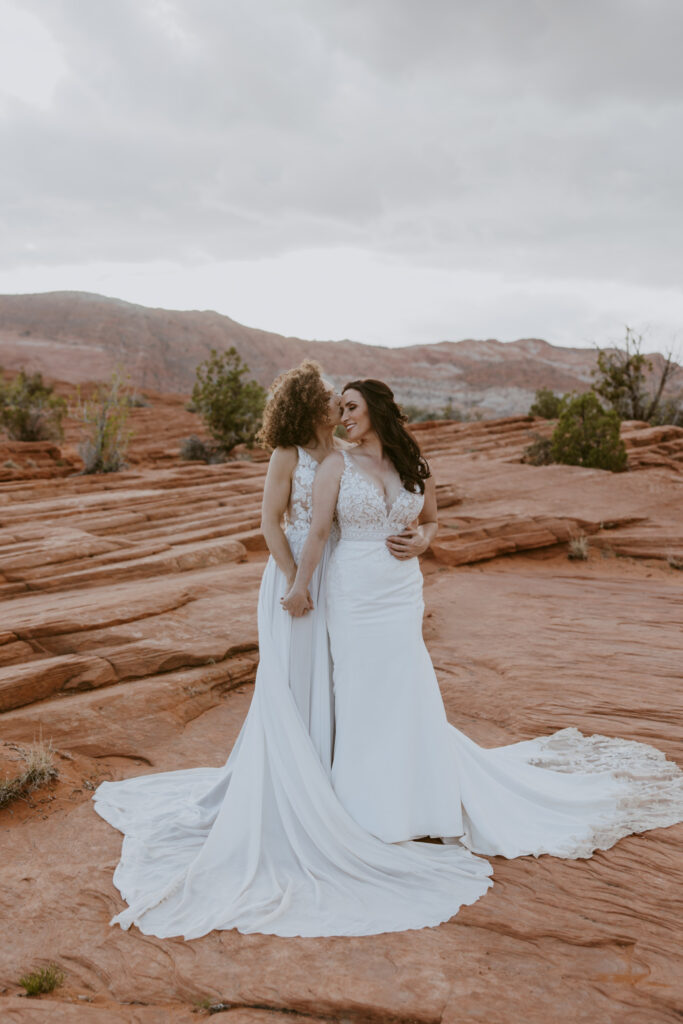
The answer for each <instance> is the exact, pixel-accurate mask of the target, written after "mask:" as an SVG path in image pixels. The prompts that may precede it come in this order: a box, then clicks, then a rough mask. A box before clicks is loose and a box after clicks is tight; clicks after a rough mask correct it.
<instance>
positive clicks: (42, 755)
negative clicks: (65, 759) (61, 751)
mask: <svg viewBox="0 0 683 1024" xmlns="http://www.w3.org/2000/svg"><path fill="white" fill-rule="evenodd" d="M20 754H21V757H22V760H23V762H24V770H23V771H22V772H21V774H20V775H15V777H14V778H13V779H8V778H6V779H0V807H5V806H6V805H7V804H9V803H11V802H12V800H17V799H19V798H20V797H25V796H28V795H29V793H33V792H34V791H35V790H36V789H40V787H41V786H45V785H47V783H48V782H52V780H53V779H56V778H57V776H58V775H59V769H58V768H57V765H56V764H55V752H54V748H53V746H52V741H51V740H49V741H47V742H45V741H43V740H41V741H40V742H39V743H33V744H32V745H31V746H30V747H24V748H20Z"/></svg>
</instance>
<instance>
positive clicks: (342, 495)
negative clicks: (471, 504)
mask: <svg viewBox="0 0 683 1024" xmlns="http://www.w3.org/2000/svg"><path fill="white" fill-rule="evenodd" d="M342 455H343V457H344V472H343V473H342V478H341V481H340V484H339V497H338V499H337V518H338V520H339V526H340V528H341V536H342V540H344V539H346V540H384V539H385V538H386V537H390V536H391V535H392V534H394V533H402V531H403V530H405V528H406V527H407V526H409V525H410V523H412V522H413V520H414V519H416V518H417V517H418V516H419V514H420V512H421V511H422V506H423V505H424V495H423V494H419V493H417V494H411V492H410V491H407V490H406V489H405V487H402V488H401V490H400V491H399V493H398V495H397V497H396V500H395V501H394V503H393V505H392V506H391V508H389V509H387V506H386V503H385V500H384V495H383V494H382V492H381V490H380V489H379V487H378V485H377V484H375V483H374V482H373V481H372V480H371V479H370V478H369V477H368V476H366V475H365V473H363V472H361V470H359V469H358V468H357V467H356V465H355V463H354V460H353V458H352V456H351V455H349V453H348V452H347V451H342Z"/></svg>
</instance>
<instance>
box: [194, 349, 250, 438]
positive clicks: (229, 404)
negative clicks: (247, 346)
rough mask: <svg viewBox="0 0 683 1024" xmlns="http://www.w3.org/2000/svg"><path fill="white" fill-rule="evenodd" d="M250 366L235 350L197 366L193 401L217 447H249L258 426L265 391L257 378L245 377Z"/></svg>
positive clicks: (212, 356) (214, 356) (213, 357)
mask: <svg viewBox="0 0 683 1024" xmlns="http://www.w3.org/2000/svg"><path fill="white" fill-rule="evenodd" d="M248 373H249V367H248V366H247V365H246V364H245V363H243V362H242V359H241V358H240V356H239V354H238V352H237V349H236V348H229V349H228V350H227V352H223V353H221V354H219V353H218V352H216V350H215V349H211V355H210V357H209V358H208V359H206V360H205V361H204V362H203V363H200V365H199V366H198V367H197V379H196V381H195V385H194V388H193V389H192V402H193V403H194V405H195V407H196V409H197V412H198V413H199V414H200V416H201V417H202V419H203V420H204V423H205V424H206V427H207V430H208V431H209V433H210V434H211V436H212V437H213V438H214V440H215V441H216V443H217V444H218V445H219V447H220V448H221V449H222V450H223V451H225V452H229V451H230V450H231V449H232V448H234V447H235V445H237V444H246V445H249V446H251V445H252V444H253V443H254V438H255V436H256V433H257V431H258V429H259V427H260V425H261V417H262V415H263V408H264V406H265V403H266V391H265V389H264V388H262V387H261V385H260V384H259V383H258V381H255V380H249V379H247V380H245V379H244V378H245V377H246V376H247V374H248Z"/></svg>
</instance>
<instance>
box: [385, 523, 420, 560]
mask: <svg viewBox="0 0 683 1024" xmlns="http://www.w3.org/2000/svg"><path fill="white" fill-rule="evenodd" d="M429 543H430V542H429V540H427V539H426V538H425V536H424V534H423V532H422V530H421V528H420V527H419V526H418V527H414V526H409V527H408V529H406V530H404V531H403V533H396V534H394V535H393V536H391V537H387V541H386V544H387V547H388V548H389V551H390V552H391V554H392V555H393V556H394V558H398V559H401V560H403V559H406V558H416V557H417V555H422V554H424V552H425V551H426V550H427V548H428V547H429Z"/></svg>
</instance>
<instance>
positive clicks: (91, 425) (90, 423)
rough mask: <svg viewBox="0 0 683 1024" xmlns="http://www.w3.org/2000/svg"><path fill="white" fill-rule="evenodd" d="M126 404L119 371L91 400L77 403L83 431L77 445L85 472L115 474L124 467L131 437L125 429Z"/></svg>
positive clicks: (122, 378) (99, 388) (116, 371)
mask: <svg viewBox="0 0 683 1024" xmlns="http://www.w3.org/2000/svg"><path fill="white" fill-rule="evenodd" d="M129 413H130V405H129V403H128V394H127V392H126V390H125V381H124V377H123V374H122V373H121V371H120V370H118V369H116V370H114V372H113V373H112V375H111V377H110V379H109V382H108V383H107V384H101V385H100V386H99V387H98V388H97V389H96V391H95V393H94V394H93V395H92V397H91V398H89V399H87V400H85V401H81V402H80V404H79V408H78V417H79V419H81V421H82V422H83V424H84V425H85V428H86V436H85V437H84V438H83V440H82V441H81V443H80V445H79V451H80V454H81V458H82V459H83V466H84V470H85V472H86V473H116V472H118V471H119V470H120V469H123V467H124V465H125V458H126V450H127V448H128V443H129V441H130V438H131V436H132V435H131V431H129V430H128V429H127V423H128V416H129Z"/></svg>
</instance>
